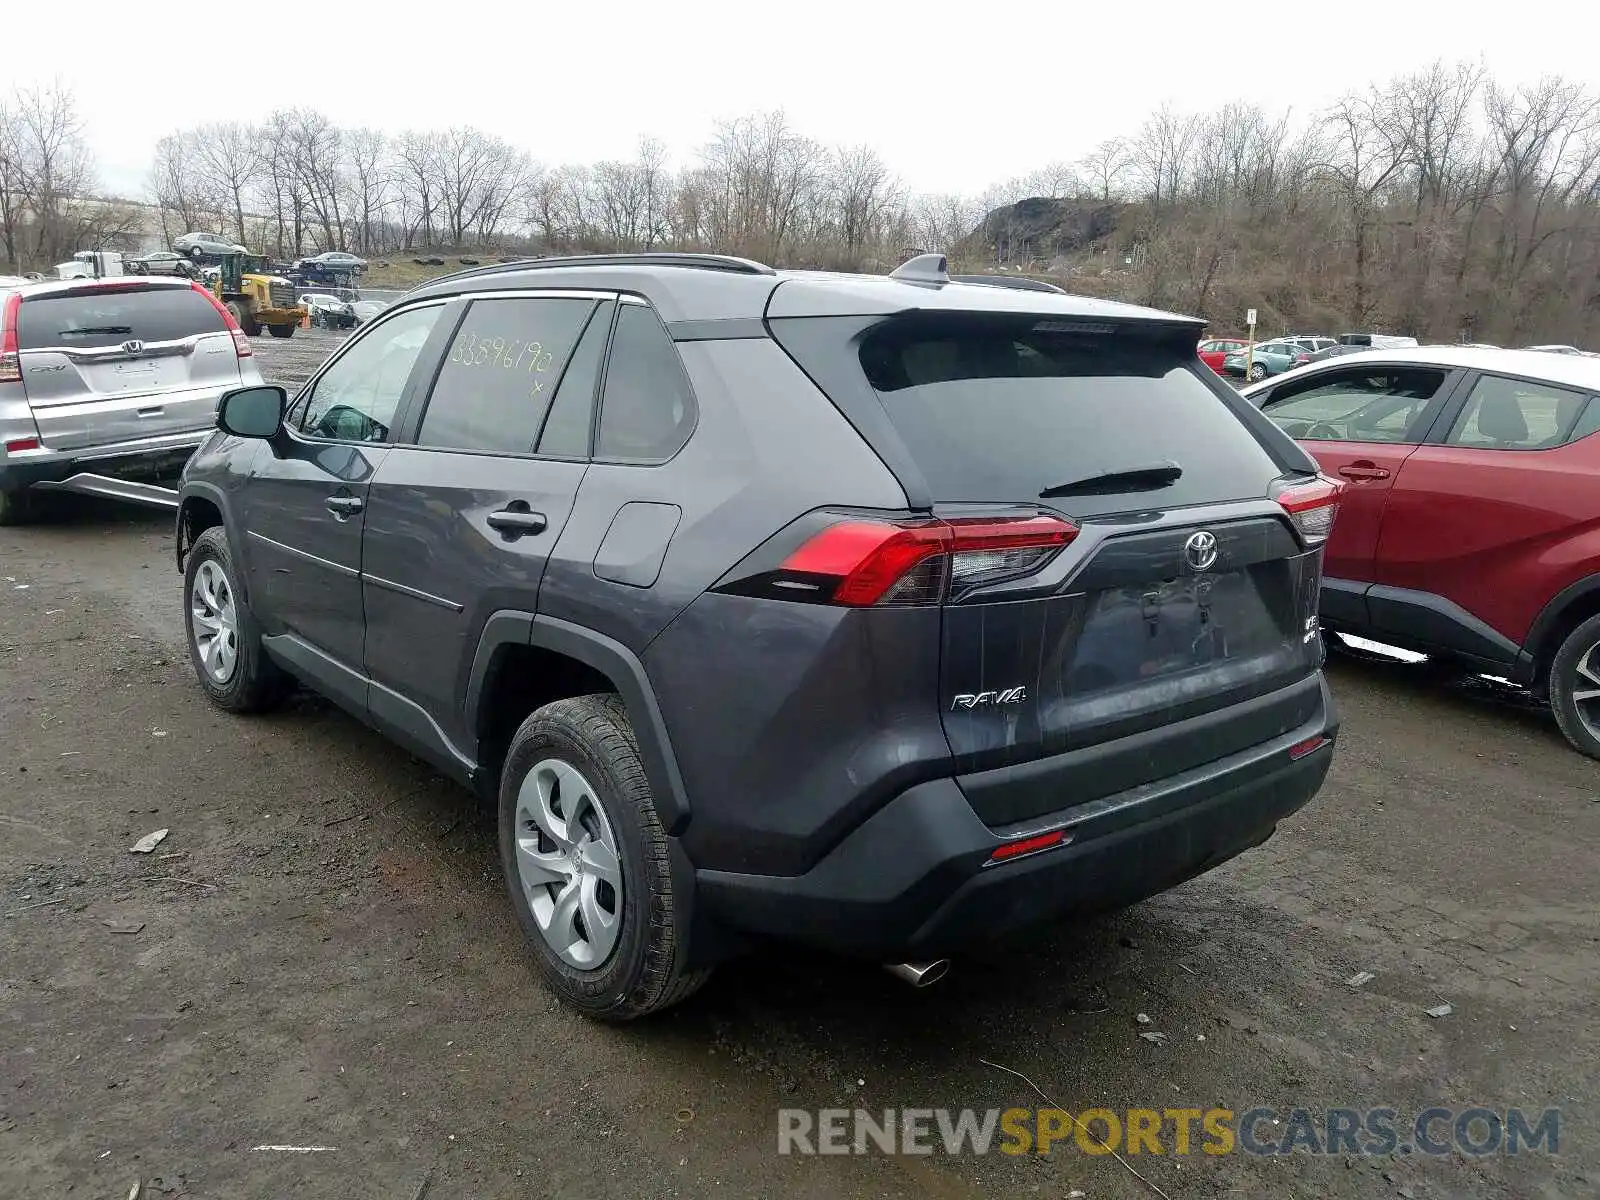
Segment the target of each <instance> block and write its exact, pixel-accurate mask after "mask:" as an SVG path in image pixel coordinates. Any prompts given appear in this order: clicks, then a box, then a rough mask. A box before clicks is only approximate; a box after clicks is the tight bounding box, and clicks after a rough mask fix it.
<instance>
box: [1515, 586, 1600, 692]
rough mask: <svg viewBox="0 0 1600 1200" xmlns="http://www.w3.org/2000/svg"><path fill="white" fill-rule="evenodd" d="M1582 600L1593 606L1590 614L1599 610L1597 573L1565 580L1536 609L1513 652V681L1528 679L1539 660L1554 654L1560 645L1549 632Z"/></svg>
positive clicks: (1529, 680) (1533, 674) (1536, 671)
mask: <svg viewBox="0 0 1600 1200" xmlns="http://www.w3.org/2000/svg"><path fill="white" fill-rule="evenodd" d="M1586 601H1587V602H1589V606H1592V609H1593V611H1592V612H1591V614H1590V615H1594V614H1595V613H1600V574H1596V575H1586V576H1584V577H1583V578H1582V579H1579V580H1575V581H1574V582H1572V583H1569V584H1568V585H1567V586H1566V587H1564V588H1562V589H1561V590H1560V591H1559V592H1557V593H1556V594H1555V595H1554V596H1552V597H1551V598H1550V600H1549V601H1548V602H1547V603H1546V604H1545V606H1544V607H1543V608H1541V609H1540V610H1539V615H1538V616H1537V617H1535V618H1534V619H1533V624H1532V625H1530V626H1529V627H1528V635H1527V637H1525V638H1523V640H1522V649H1521V650H1520V651H1519V652H1518V654H1517V675H1518V680H1517V682H1519V683H1524V682H1531V681H1532V680H1533V679H1534V677H1535V676H1537V674H1538V673H1539V664H1540V663H1541V662H1544V661H1548V660H1549V659H1551V658H1554V657H1555V653H1556V651H1557V650H1558V649H1560V647H1559V646H1558V645H1554V644H1552V643H1551V641H1550V636H1551V634H1552V633H1553V632H1554V631H1555V630H1556V629H1559V628H1560V627H1561V624H1562V618H1564V617H1565V616H1566V615H1567V613H1569V612H1570V611H1571V610H1572V609H1573V608H1574V607H1576V606H1579V605H1584V604H1585V602H1586Z"/></svg>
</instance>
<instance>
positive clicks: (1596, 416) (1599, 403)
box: [1567, 396, 1600, 442]
mask: <svg viewBox="0 0 1600 1200" xmlns="http://www.w3.org/2000/svg"><path fill="white" fill-rule="evenodd" d="M1594 433H1600V396H1593V397H1590V399H1589V403H1588V404H1586V405H1585V406H1584V409H1583V416H1581V417H1579V418H1578V423H1577V424H1576V425H1574V426H1573V427H1572V435H1571V436H1570V437H1568V438H1567V440H1568V441H1569V442H1575V441H1577V440H1578V439H1579V438H1586V437H1588V436H1589V435H1590V434H1594Z"/></svg>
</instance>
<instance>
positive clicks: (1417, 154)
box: [0, 62, 1600, 343]
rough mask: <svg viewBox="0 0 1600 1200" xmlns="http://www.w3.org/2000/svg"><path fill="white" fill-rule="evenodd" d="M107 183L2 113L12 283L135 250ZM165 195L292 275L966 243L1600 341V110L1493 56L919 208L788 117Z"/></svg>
mask: <svg viewBox="0 0 1600 1200" xmlns="http://www.w3.org/2000/svg"><path fill="white" fill-rule="evenodd" d="M1047 136H1048V135H1042V136H1041V141H1042V140H1044V138H1045V137H1047ZM94 190H95V189H94V164H93V162H92V158H91V156H90V155H89V154H88V152H87V150H86V148H85V142H84V138H83V129H82V125H81V122H80V120H79V119H78V116H77V113H76V107H75V105H74V103H73V98H72V95H71V93H70V91H69V90H67V89H65V88H62V87H60V86H59V85H58V86H56V87H54V88H45V89H35V90H32V91H21V92H16V93H13V95H12V96H11V97H10V99H9V100H4V101H0V238H3V243H4V244H3V249H4V253H5V257H6V259H7V261H8V262H9V263H10V264H11V265H12V268H13V269H16V267H17V266H18V265H20V264H34V265H37V264H40V263H48V262H49V261H54V260H56V259H58V258H59V257H62V256H65V255H66V254H70V253H71V251H72V250H74V249H80V248H84V243H85V242H86V241H88V240H97V242H98V244H112V243H114V242H116V240H117V239H118V238H119V237H121V238H124V239H126V237H127V236H128V231H129V229H131V228H132V227H133V221H132V218H130V217H129V216H128V215H127V214H126V212H125V211H124V210H123V208H119V206H117V205H116V204H115V203H112V202H100V201H90V200H88V199H86V197H89V196H91V195H93V194H94ZM1029 197H1044V198H1050V199H1053V200H1055V201H1056V202H1057V205H1058V207H1059V208H1061V209H1063V210H1064V211H1068V212H1077V213H1079V214H1083V213H1094V214H1098V218H1097V220H1096V222H1095V223H1094V227H1095V228H1096V229H1097V230H1100V231H1101V232H1100V233H1098V234H1097V235H1096V236H1095V237H1094V238H1093V239H1090V241H1089V242H1088V243H1085V242H1084V240H1083V239H1076V240H1074V239H1071V238H1068V239H1066V240H1065V241H1062V240H1060V239H1057V241H1056V242H1055V243H1054V244H1052V245H1046V244H1042V242H1041V240H1040V239H1038V238H1036V237H1031V236H1023V237H1018V236H1014V233H1015V231H1014V230H1012V229H1010V227H1009V226H1008V225H1007V222H1006V219H1005V218H1006V214H1005V213H1004V212H998V213H997V212H996V211H995V210H997V209H1002V208H1003V207H1004V206H1006V205H1008V204H1011V203H1013V202H1015V201H1018V200H1021V199H1024V198H1029ZM144 198H145V199H147V200H149V201H150V202H152V203H153V204H154V205H155V206H156V210H157V212H158V214H159V218H158V219H159V222H160V224H161V228H162V232H163V235H164V236H165V238H166V239H167V240H169V241H170V239H171V238H172V237H175V236H177V235H178V234H179V233H181V232H185V231H187V230H191V229H202V230H215V231H217V232H224V233H228V234H230V235H231V236H233V237H235V238H238V239H239V240H240V241H242V242H244V243H246V244H247V245H250V246H252V247H255V248H258V249H261V250H264V251H265V252H267V253H270V254H273V255H276V256H278V257H285V258H287V257H294V256H298V255H301V254H304V253H309V252H312V251H314V250H317V249H328V248H341V249H349V250H354V251H356V252H358V253H362V254H365V255H368V256H374V255H379V256H382V255H391V256H392V255H400V254H406V253H418V252H421V251H423V250H428V251H435V252H436V251H440V250H458V251H459V250H465V249H468V248H471V249H474V250H480V251H498V252H529V251H532V252H562V251H571V250H635V249H701V250H716V251H723V252H729V253H737V254H744V255H748V256H750V257H754V258H758V259H761V260H763V261H769V262H773V263H775V264H779V265H789V266H811V267H828V268H850V269H868V270H882V269H887V268H888V267H890V266H892V265H894V264H895V263H896V262H898V261H900V260H901V258H902V257H903V256H904V255H905V254H906V253H907V252H909V251H911V250H914V249H922V250H949V251H951V252H952V254H953V255H954V256H955V257H957V258H958V259H959V260H961V265H962V266H963V267H965V268H968V269H979V270H983V269H990V268H993V267H995V266H997V265H1004V266H1007V267H1008V268H1013V269H1030V270H1034V271H1037V272H1053V273H1054V274H1056V275H1057V276H1061V277H1064V278H1065V282H1066V285H1067V286H1068V287H1069V289H1071V290H1080V291H1091V292H1094V293H1096V294H1101V295H1108V296H1117V297H1120V298H1124V299H1130V300H1136V301H1139V302H1141V303H1147V304H1152V305H1156V306H1159V307H1164V308H1174V309H1178V310H1181V311H1187V312H1195V313H1199V314H1201V315H1203V316H1206V317H1207V318H1208V319H1210V320H1211V321H1212V323H1213V325H1214V326H1216V327H1217V328H1219V329H1221V328H1228V329H1232V328H1236V327H1237V326H1238V325H1239V324H1240V323H1241V320H1242V315H1243V311H1244V309H1245V308H1247V307H1254V308H1257V309H1258V310H1260V312H1261V314H1262V325H1263V328H1264V329H1265V330H1267V331H1273V330H1279V331H1281V330H1286V329H1290V328H1296V329H1305V330H1312V329H1315V330H1318V331H1321V330H1334V329H1338V330H1344V329H1385V330H1389V331H1393V332H1408V333H1413V334H1416V335H1417V336H1419V337H1424V338H1428V339H1434V340H1450V341H1454V340H1489V341H1504V342H1507V343H1514V342H1516V341H1518V340H1534V339H1540V340H1562V341H1575V342H1582V341H1583V339H1589V340H1591V341H1593V340H1595V337H1596V334H1597V332H1600V97H1597V96H1596V94H1595V93H1594V92H1593V91H1591V90H1590V89H1588V88H1586V87H1584V86H1582V85H1580V84H1577V83H1573V82H1569V81H1566V80H1562V79H1559V78H1546V79H1542V80H1540V81H1538V82H1536V83H1532V84H1524V85H1519V86H1508V85H1504V84H1501V83H1499V82H1497V81H1496V80H1494V79H1493V78H1491V77H1490V76H1489V75H1488V74H1487V73H1486V71H1485V70H1484V69H1483V68H1482V66H1481V65H1479V64H1476V63H1459V64H1445V63H1442V62H1440V63H1435V64H1433V65H1431V66H1429V67H1427V68H1425V69H1423V70H1420V71H1417V72H1414V73H1410V74H1406V75H1403V76H1400V77H1397V78H1395V79H1392V80H1389V81H1387V82H1378V83H1373V84H1371V85H1368V86H1366V87H1365V88H1362V89H1359V90H1356V91H1352V92H1351V93H1349V94H1348V95H1346V96H1345V97H1344V98H1343V99H1341V100H1340V101H1339V102H1338V103H1337V104H1335V105H1334V106H1332V107H1331V108H1330V109H1328V110H1327V111H1323V112H1317V113H1311V114H1307V115H1305V116H1300V117H1296V116H1295V115H1294V114H1292V113H1289V112H1271V111H1268V110H1266V109H1264V108H1262V107H1261V106H1258V105H1253V104H1246V103H1237V104H1230V105H1227V106H1224V107H1223V108H1220V109H1218V110H1215V111H1210V112H1188V111H1185V110H1182V109H1180V108H1178V107H1175V106H1173V105H1170V104H1168V105H1164V106H1162V107H1161V108H1159V109H1157V110H1156V111H1155V112H1153V113H1150V114H1149V115H1148V116H1147V117H1146V118H1145V119H1144V120H1143V121H1142V123H1141V124H1140V125H1139V126H1138V127H1137V128H1136V129H1134V130H1132V131H1131V132H1129V133H1128V134H1127V135H1125V136H1120V137H1114V138H1111V139H1108V140H1106V141H1104V142H1102V143H1101V144H1099V145H1098V146H1096V147H1095V148H1094V149H1093V150H1092V151H1091V152H1089V153H1088V154H1086V155H1084V156H1082V157H1080V158H1078V159H1076V160H1070V161H1056V162H1052V163H1050V164H1049V165H1047V166H1045V167H1042V168H1041V169H1039V170H1037V171H1035V172H1033V173H1031V174H1029V175H1027V176H1024V177H1021V178H1018V179H1014V180H1010V181H1007V182H1005V183H1002V184H999V185H995V186H992V187H989V188H988V189H987V190H985V191H981V192H972V193H966V194H943V195H927V194H920V193H917V192H914V191H913V190H911V189H909V188H908V187H906V186H905V184H904V183H903V182H902V181H901V180H900V179H899V178H898V177H897V176H896V174H895V172H894V171H893V169H892V168H891V167H890V165H889V164H888V163H887V162H886V161H885V160H884V159H883V157H882V156H881V155H880V154H879V153H878V152H877V151H876V150H874V149H872V148H871V147H869V146H854V147H832V146H826V145H823V144H820V143H819V142H817V141H816V140H815V139H812V138H810V137H807V136H805V135H804V134H803V133H801V132H800V131H799V130H797V129H795V128H794V126H793V125H792V124H791V122H790V121H789V120H788V119H787V118H786V116H785V115H784V114H783V113H782V112H768V113H756V114H752V115H747V116H742V117H738V118H734V119H731V120H727V121H723V122H719V123H718V124H716V125H715V126H714V128H713V129H712V130H711V134H710V137H709V138H708V139H707V140H706V142H705V143H704V144H703V145H702V146H701V147H700V148H699V149H698V151H697V152H696V153H694V154H693V155H692V156H691V157H690V158H689V160H688V161H687V162H684V163H681V164H676V165H675V164H673V163H672V162H670V161H669V159H668V155H667V153H666V150H665V148H664V147H663V145H662V144H661V143H660V142H659V141H656V140H654V139H652V138H648V137H647V138H642V139H641V140H640V142H639V144H638V148H637V151H636V153H635V154H633V155H632V156H631V157H629V158H627V159H621V160H606V161H598V162H592V163H574V164H565V165H560V164H549V163H541V162H538V161H536V160H535V159H534V158H533V157H532V156H531V155H530V153H529V152H528V151H527V150H526V149H525V148H523V147H520V146H516V145H513V144H511V143H508V142H507V141H505V140H504V139H502V138H499V137H496V136H494V135H492V134H489V133H486V132H484V131H482V130H478V129H473V128H470V127H468V128H452V129H447V130H409V131H401V132H397V133H389V132H385V131H382V130H376V129H370V128H346V127H342V126H340V125H339V124H337V123H336V122H335V121H334V120H333V119H332V118H331V117H330V116H329V115H327V114H326V113H322V112H319V111H317V110H315V109H309V108H289V109H283V110H280V111H277V112H274V113H272V114H270V115H269V116H268V117H267V118H266V119H265V120H263V121H261V122H260V123H253V124H247V123H240V122H221V123H211V124H203V125H198V126H195V127H192V128H187V129H181V130H176V131H174V132H172V133H171V134H169V135H168V136H166V137H164V138H162V139H161V141H160V143H159V144H158V147H157V150H156V153H155V157H154V161H153V163H152V165H151V170H150V176H149V181H148V195H147V196H146V197H144ZM124 207H125V206H124ZM1046 240H1048V239H1046Z"/></svg>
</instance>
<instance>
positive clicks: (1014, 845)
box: [985, 829, 1067, 865]
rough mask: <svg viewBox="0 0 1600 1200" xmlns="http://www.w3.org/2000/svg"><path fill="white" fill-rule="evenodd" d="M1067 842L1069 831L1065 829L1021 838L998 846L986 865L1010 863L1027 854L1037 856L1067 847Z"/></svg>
mask: <svg viewBox="0 0 1600 1200" xmlns="http://www.w3.org/2000/svg"><path fill="white" fill-rule="evenodd" d="M1066 841H1067V831H1066V830H1065V829H1052V830H1051V831H1050V832H1049V833H1040V834H1036V835H1035V836H1033V837H1025V838H1019V839H1017V840H1016V841H1014V842H1006V843H1005V844H1004V845H1001V846H996V847H995V851H994V853H993V854H991V855H989V863H988V864H985V865H990V864H993V863H1001V862H1010V861H1011V860H1012V859H1014V858H1021V857H1022V856H1023V855H1025V854H1037V853H1039V851H1041V850H1049V849H1050V848H1052V847H1054V846H1062V845H1065V844H1066Z"/></svg>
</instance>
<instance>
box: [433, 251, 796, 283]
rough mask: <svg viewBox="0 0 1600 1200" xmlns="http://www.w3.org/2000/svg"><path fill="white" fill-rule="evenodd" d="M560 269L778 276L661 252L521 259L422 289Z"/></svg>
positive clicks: (740, 261)
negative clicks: (683, 269)
mask: <svg viewBox="0 0 1600 1200" xmlns="http://www.w3.org/2000/svg"><path fill="white" fill-rule="evenodd" d="M556 267H692V268H695V269H697V270H701V271H727V272H730V273H732V274H735V275H776V274H777V272H776V271H774V270H773V269H772V268H771V267H769V266H767V265H766V264H765V263H758V262H755V261H754V260H752V259H748V258H735V257H734V256H733V255H731V254H687V253H679V252H677V251H658V252H655V253H648V254H564V255H548V256H544V257H538V258H519V259H516V260H515V261H513V262H503V263H489V264H488V265H486V266H481V267H468V268H467V269H466V270H464V271H452V272H451V273H450V274H448V275H440V276H439V277H438V278H437V279H429V280H427V281H426V282H425V283H421V284H418V285H417V286H418V287H427V286H429V285H431V284H435V283H443V282H444V281H446V280H449V279H468V278H476V277H478V276H482V275H503V274H505V273H506V272H507V271H534V270H543V269H546V268H551V269H553V268H556Z"/></svg>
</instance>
